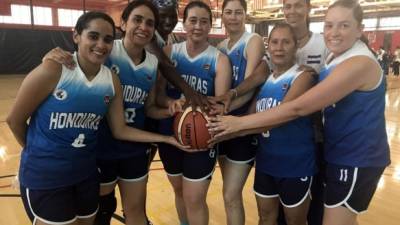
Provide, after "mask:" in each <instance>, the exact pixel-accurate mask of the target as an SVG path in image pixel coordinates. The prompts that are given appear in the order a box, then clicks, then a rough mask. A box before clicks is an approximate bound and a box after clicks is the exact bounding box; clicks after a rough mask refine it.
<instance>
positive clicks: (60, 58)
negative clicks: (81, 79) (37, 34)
mask: <svg viewBox="0 0 400 225" xmlns="http://www.w3.org/2000/svg"><path fill="white" fill-rule="evenodd" d="M46 60H53V61H54V62H57V63H59V64H62V65H64V66H66V67H67V68H68V69H74V68H75V66H76V64H75V62H74V60H73V57H72V54H71V53H70V52H68V51H65V50H63V49H61V48H60V47H57V48H53V49H52V50H50V51H49V52H48V53H47V54H46V55H45V56H44V57H43V59H42V62H44V61H46Z"/></svg>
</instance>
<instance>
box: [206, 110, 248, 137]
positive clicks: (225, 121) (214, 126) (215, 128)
mask: <svg viewBox="0 0 400 225" xmlns="http://www.w3.org/2000/svg"><path fill="white" fill-rule="evenodd" d="M209 120H210V122H209V123H208V124H207V127H208V131H209V132H210V133H214V134H215V135H214V139H217V138H219V137H222V136H225V135H228V134H233V133H236V132H238V131H240V130H241V121H240V117H236V116H216V117H211V118H210V119H209Z"/></svg>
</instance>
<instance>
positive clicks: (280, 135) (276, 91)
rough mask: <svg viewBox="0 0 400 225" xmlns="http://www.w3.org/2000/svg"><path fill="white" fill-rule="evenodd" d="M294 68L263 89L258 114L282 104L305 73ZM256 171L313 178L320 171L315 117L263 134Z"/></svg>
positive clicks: (273, 79) (283, 125) (274, 174)
mask: <svg viewBox="0 0 400 225" xmlns="http://www.w3.org/2000/svg"><path fill="white" fill-rule="evenodd" d="M298 68H299V66H298V65H294V66H293V67H292V68H290V69H289V70H288V71H286V72H285V73H283V74H282V75H280V76H279V77H277V78H275V77H274V76H273V75H271V76H270V77H269V78H268V80H267V81H266V82H265V83H264V85H263V86H262V88H261V90H260V92H259V94H258V96H257V105H256V111H257V112H263V111H267V110H268V109H271V108H274V107H276V106H278V105H279V104H281V102H282V101H283V99H284V98H285V96H286V94H287V93H288V91H289V89H290V87H291V85H292V84H293V82H294V81H295V80H296V78H297V77H298V76H299V75H300V74H301V73H302V72H299V71H297V69H298ZM256 169H257V170H260V171H262V172H264V173H266V174H269V175H271V176H275V177H303V176H312V175H313V174H314V173H315V172H316V165H315V145H314V129H313V126H312V121H311V118H309V117H301V118H298V119H296V120H293V121H290V122H287V123H285V124H282V125H281V126H279V127H276V128H273V129H271V130H269V131H267V132H265V133H262V134H260V135H259V149H258V151H257V155H256Z"/></svg>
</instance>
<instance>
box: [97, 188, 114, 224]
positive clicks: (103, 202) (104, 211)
mask: <svg viewBox="0 0 400 225" xmlns="http://www.w3.org/2000/svg"><path fill="white" fill-rule="evenodd" d="M116 209H117V199H116V198H115V191H112V192H111V193H110V194H107V195H104V196H100V202H99V210H98V211H97V214H96V219H95V222H94V225H110V222H111V217H112V215H113V214H114V212H115V210H116Z"/></svg>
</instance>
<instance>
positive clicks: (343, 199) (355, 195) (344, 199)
mask: <svg viewBox="0 0 400 225" xmlns="http://www.w3.org/2000/svg"><path fill="white" fill-rule="evenodd" d="M384 170H385V167H365V168H358V167H350V166H340V165H334V164H328V165H327V167H326V174H325V184H326V185H325V194H324V199H325V207H327V208H335V207H339V206H343V207H346V208H348V209H349V210H350V211H352V212H353V213H356V214H359V213H361V212H363V211H366V210H367V209H368V205H369V203H370V202H371V199H372V196H373V195H374V193H375V190H376V187H377V185H378V182H379V179H380V178H381V175H382V173H383V171H384Z"/></svg>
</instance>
